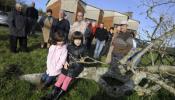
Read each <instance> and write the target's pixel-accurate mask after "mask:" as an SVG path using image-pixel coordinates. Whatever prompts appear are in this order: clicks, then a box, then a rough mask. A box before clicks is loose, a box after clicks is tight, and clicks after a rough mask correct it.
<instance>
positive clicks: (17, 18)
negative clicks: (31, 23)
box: [8, 3, 27, 53]
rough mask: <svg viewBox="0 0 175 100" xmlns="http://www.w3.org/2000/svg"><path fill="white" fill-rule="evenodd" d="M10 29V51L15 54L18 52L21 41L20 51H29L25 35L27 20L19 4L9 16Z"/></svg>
mask: <svg viewBox="0 0 175 100" xmlns="http://www.w3.org/2000/svg"><path fill="white" fill-rule="evenodd" d="M8 21H9V28H10V33H11V34H10V50H11V52H13V53H16V52H17V43H18V41H19V45H20V50H21V51H26V50H27V34H26V33H25V24H26V18H25V16H24V14H23V13H22V5H21V4H19V3H17V4H16V6H15V10H13V11H11V12H10V14H9V18H8Z"/></svg>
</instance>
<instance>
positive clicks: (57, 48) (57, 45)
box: [41, 31, 67, 88]
mask: <svg viewBox="0 0 175 100" xmlns="http://www.w3.org/2000/svg"><path fill="white" fill-rule="evenodd" d="M51 42H52V43H51V46H50V48H49V52H48V56H47V70H46V72H45V73H44V74H43V75H42V77H41V83H43V86H42V88H44V87H49V86H50V85H51V84H52V83H53V82H54V81H55V79H56V77H57V76H58V75H59V74H60V73H61V69H62V68H63V65H64V64H65V62H66V58H67V45H66V43H65V37H64V34H63V33H62V32H59V31H58V32H56V33H54V34H53V37H52V41H51Z"/></svg>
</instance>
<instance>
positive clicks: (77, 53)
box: [62, 44, 86, 78]
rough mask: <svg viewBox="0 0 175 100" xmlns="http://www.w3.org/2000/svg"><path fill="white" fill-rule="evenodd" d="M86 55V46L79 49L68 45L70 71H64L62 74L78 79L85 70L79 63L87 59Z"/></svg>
mask: <svg viewBox="0 0 175 100" xmlns="http://www.w3.org/2000/svg"><path fill="white" fill-rule="evenodd" d="M85 55H86V48H85V46H84V45H81V46H79V47H77V46H75V45H74V44H70V45H68V59H67V61H68V63H69V68H68V70H65V69H63V70H62V73H63V74H67V75H68V76H70V77H73V78H74V77H77V76H78V75H79V74H80V73H81V72H82V71H83V69H84V65H83V64H80V63H77V62H76V61H79V60H80V58H81V57H85Z"/></svg>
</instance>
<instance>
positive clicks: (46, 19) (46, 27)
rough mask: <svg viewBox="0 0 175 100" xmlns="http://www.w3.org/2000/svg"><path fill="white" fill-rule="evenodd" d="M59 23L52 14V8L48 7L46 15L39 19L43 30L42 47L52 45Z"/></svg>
mask: <svg viewBox="0 0 175 100" xmlns="http://www.w3.org/2000/svg"><path fill="white" fill-rule="evenodd" d="M57 23H58V22H57V20H56V19H55V18H54V17H53V16H52V10H51V9H47V11H46V16H43V17H42V18H41V20H40V21H39V24H40V25H41V27H42V31H43V43H42V44H41V48H45V47H47V48H49V47H50V42H51V40H52V38H53V36H54V33H55V32H56V31H55V30H56V25H57Z"/></svg>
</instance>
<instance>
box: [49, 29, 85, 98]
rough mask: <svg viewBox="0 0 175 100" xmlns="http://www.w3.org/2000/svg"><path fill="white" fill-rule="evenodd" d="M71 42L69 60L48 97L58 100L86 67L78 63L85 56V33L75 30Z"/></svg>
mask: <svg viewBox="0 0 175 100" xmlns="http://www.w3.org/2000/svg"><path fill="white" fill-rule="evenodd" d="M71 40H72V41H71V44H70V45H68V60H67V62H68V63H66V64H65V66H64V68H63V69H62V73H61V75H59V78H58V80H57V82H56V83H55V86H54V89H53V91H52V93H51V94H49V95H48V96H47V99H48V100H49V99H51V100H52V99H54V100H57V99H58V98H59V97H60V95H61V94H62V93H63V92H65V91H66V90H67V88H68V86H69V84H70V82H71V81H72V79H74V78H75V77H77V76H78V75H79V74H80V73H81V72H82V71H83V69H84V66H83V64H80V63H77V62H76V61H80V59H81V57H84V56H85V46H84V45H83V34H82V33H81V32H78V31H76V32H74V33H73V35H72V39H71Z"/></svg>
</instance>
